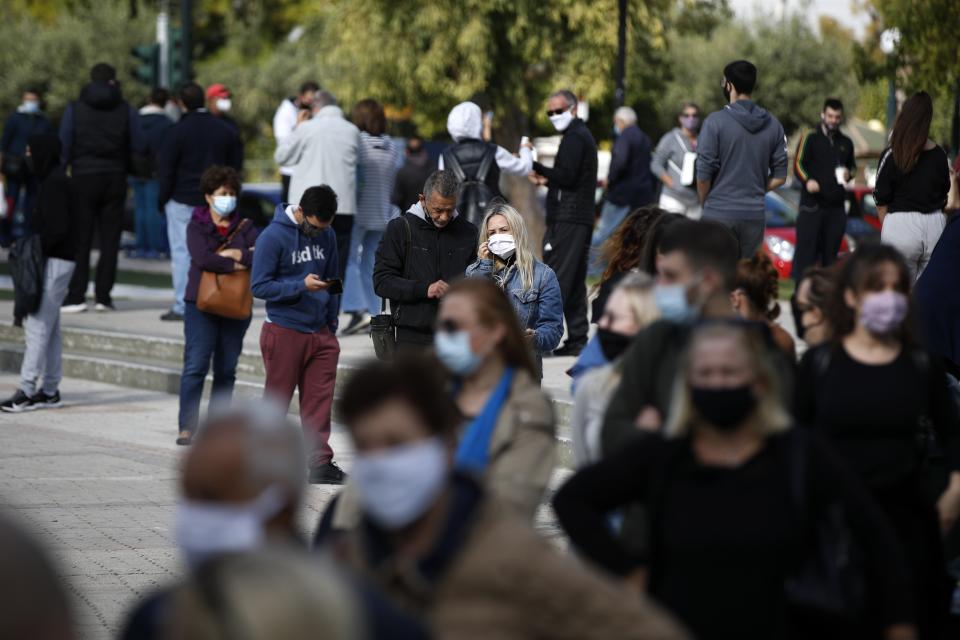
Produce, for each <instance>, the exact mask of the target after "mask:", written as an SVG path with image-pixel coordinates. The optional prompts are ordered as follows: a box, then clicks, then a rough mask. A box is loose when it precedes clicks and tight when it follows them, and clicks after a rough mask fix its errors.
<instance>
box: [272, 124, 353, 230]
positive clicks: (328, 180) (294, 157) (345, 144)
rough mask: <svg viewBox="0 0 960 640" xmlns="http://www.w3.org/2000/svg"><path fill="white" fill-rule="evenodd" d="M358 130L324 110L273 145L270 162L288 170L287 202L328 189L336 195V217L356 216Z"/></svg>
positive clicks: (294, 201)
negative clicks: (320, 188)
mask: <svg viewBox="0 0 960 640" xmlns="http://www.w3.org/2000/svg"><path fill="white" fill-rule="evenodd" d="M359 148H360V130H359V129H357V128H356V127H355V126H354V125H353V124H351V123H350V122H348V121H347V120H345V119H344V117H343V111H341V110H340V107H337V106H333V105H330V106H326V107H324V108H322V109H320V111H318V112H317V113H316V115H314V116H313V118H312V119H311V120H307V121H306V122H303V123H301V124H300V125H299V126H297V128H296V129H294V130H293V133H291V134H290V135H289V136H287V137H286V138H284V139H283V140H281V141H280V142H279V144H278V145H277V151H276V153H274V154H273V159H274V161H275V162H276V163H277V164H279V165H280V166H282V167H292V168H293V174H292V175H291V177H290V198H289V200H290V202H291V203H293V204H296V203H298V202H300V196H302V195H303V192H304V191H306V190H307V188H308V187H312V186H315V185H320V184H326V185H329V186H330V187H331V188H332V189H333V190H334V192H336V194H337V213H338V214H341V215H353V214H354V213H356V212H357V157H358V154H359Z"/></svg>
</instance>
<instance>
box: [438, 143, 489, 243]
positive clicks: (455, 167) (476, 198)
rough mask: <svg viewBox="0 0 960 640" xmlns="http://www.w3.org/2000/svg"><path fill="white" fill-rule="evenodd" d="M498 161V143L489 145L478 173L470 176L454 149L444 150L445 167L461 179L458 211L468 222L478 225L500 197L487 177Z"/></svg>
mask: <svg viewBox="0 0 960 640" xmlns="http://www.w3.org/2000/svg"><path fill="white" fill-rule="evenodd" d="M496 162H497V147H496V145H492V144H491V145H487V148H486V150H485V151H484V152H483V157H482V158H481V160H480V166H478V167H477V171H476V173H474V174H473V175H471V176H468V175H467V174H466V172H464V170H463V166H462V165H461V164H460V160H458V159H457V156H456V154H454V153H453V150H452V149H448V150H446V151H444V152H443V166H444V168H446V169H449V170H450V171H453V173H454V174H455V175H456V176H457V180H459V181H460V195H459V196H458V197H457V211H458V212H459V213H460V215H462V216H465V217H466V219H467V221H468V222H470V223H472V224H474V225H476V226H478V227H479V226H480V223H481V222H482V221H483V213H484V211H486V209H487V207H488V206H490V205H491V204H492V203H493V201H494V200H495V199H497V198H498V197H499V194H498V193H497V192H496V191H494V190H493V189H491V188H490V185H488V184H487V177H488V175H489V174H490V170H491V169H492V168H493V167H495V166H496Z"/></svg>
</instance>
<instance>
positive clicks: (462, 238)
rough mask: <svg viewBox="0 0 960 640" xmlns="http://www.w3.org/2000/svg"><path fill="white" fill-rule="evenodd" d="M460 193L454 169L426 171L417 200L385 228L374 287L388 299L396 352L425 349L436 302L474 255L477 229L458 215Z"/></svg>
mask: <svg viewBox="0 0 960 640" xmlns="http://www.w3.org/2000/svg"><path fill="white" fill-rule="evenodd" d="M459 190H460V181H459V180H457V176H456V174H454V173H453V171H449V170H442V171H434V172H433V173H431V174H430V177H428V178H427V181H426V182H425V183H424V185H423V193H421V194H420V200H419V201H418V202H416V203H415V204H413V205H412V206H410V207H409V208H408V209H407V212H406V213H404V214H402V215H401V216H400V217H398V218H394V219H393V220H391V221H390V222H389V223H388V224H387V229H386V232H385V233H384V236H383V240H382V241H381V242H380V246H379V247H378V248H377V255H376V259H375V260H374V265H373V289H374V292H375V293H376V294H377V295H378V296H380V297H381V298H385V299H389V300H390V312H391V315H392V316H393V326H394V328H395V331H396V342H397V348H398V349H401V350H404V349H409V350H414V351H421V350H424V349H429V348H430V346H431V345H432V344H433V333H434V329H435V327H436V319H437V308H438V307H439V304H440V300H441V298H443V296H444V295H445V294H446V293H447V290H448V289H449V288H450V284H451V283H452V282H455V281H456V280H458V279H460V278H463V277H464V271H466V268H467V266H469V265H470V263H471V262H473V257H474V255H476V250H477V228H476V227H475V226H473V224H471V223H470V222H469V221H467V220H466V218H464V217H463V216H461V215H460V212H459V211H457V194H458V193H459ZM383 306H384V307H385V303H383ZM384 311H385V309H384ZM382 312H383V311H381V313H382Z"/></svg>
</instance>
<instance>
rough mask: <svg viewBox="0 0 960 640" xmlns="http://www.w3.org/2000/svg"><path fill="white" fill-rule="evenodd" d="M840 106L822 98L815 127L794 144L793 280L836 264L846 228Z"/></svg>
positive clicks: (849, 148)
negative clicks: (796, 199) (796, 186)
mask: <svg viewBox="0 0 960 640" xmlns="http://www.w3.org/2000/svg"><path fill="white" fill-rule="evenodd" d="M842 122H843V103H842V102H840V101H839V100H837V99H836V98H827V100H826V101H825V102H824V103H823V111H822V112H821V113H820V126H818V127H817V128H816V129H814V130H813V131H809V132H807V133H805V134H804V135H803V136H802V137H801V138H800V142H799V143H798V144H797V153H796V155H795V156H794V160H793V172H794V175H796V176H797V179H798V180H799V181H800V183H801V184H802V185H803V191H802V192H801V193H800V214H799V215H798V216H797V252H796V255H794V257H793V274H792V275H793V279H794V280H795V281H799V280H800V278H801V277H802V276H803V274H804V273H805V272H806V270H807V268H808V267H811V266H813V265H814V264H816V263H817V262H819V263H820V264H822V265H823V266H825V267H829V266H830V265H832V264H833V263H834V262H836V261H837V253H838V252H839V251H840V243H841V242H842V241H843V234H844V232H845V230H846V228H847V213H846V211H844V208H843V204H844V201H845V200H846V197H847V189H846V185H847V184H848V183H849V182H850V181H851V179H852V178H851V176H853V174H854V173H855V172H856V170H857V162H856V159H855V158H854V152H853V151H854V150H853V141H852V140H851V139H850V138H848V137H847V136H845V135H844V134H843V133H841V132H840V124H841V123H842Z"/></svg>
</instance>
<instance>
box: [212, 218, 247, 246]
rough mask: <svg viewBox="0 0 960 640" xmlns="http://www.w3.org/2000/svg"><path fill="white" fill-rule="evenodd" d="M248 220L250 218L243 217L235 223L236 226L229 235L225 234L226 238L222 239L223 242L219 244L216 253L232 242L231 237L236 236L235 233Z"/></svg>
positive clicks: (238, 231)
mask: <svg viewBox="0 0 960 640" xmlns="http://www.w3.org/2000/svg"><path fill="white" fill-rule="evenodd" d="M248 222H250V218H243V219H242V220H240V222H238V223H237V226H236V227H235V228H234V230H233V231H231V232H230V235H228V236H227V239H226V240H224V241H223V244H221V245H220V248H218V249H217V253H220V252H221V251H223V250H224V249H226V248H227V247H229V246H230V243H231V242H233V239H234V238H236V237H237V234H238V233H240V231H241V230H242V229H243V228H244V226H246V224H247V223H248Z"/></svg>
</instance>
